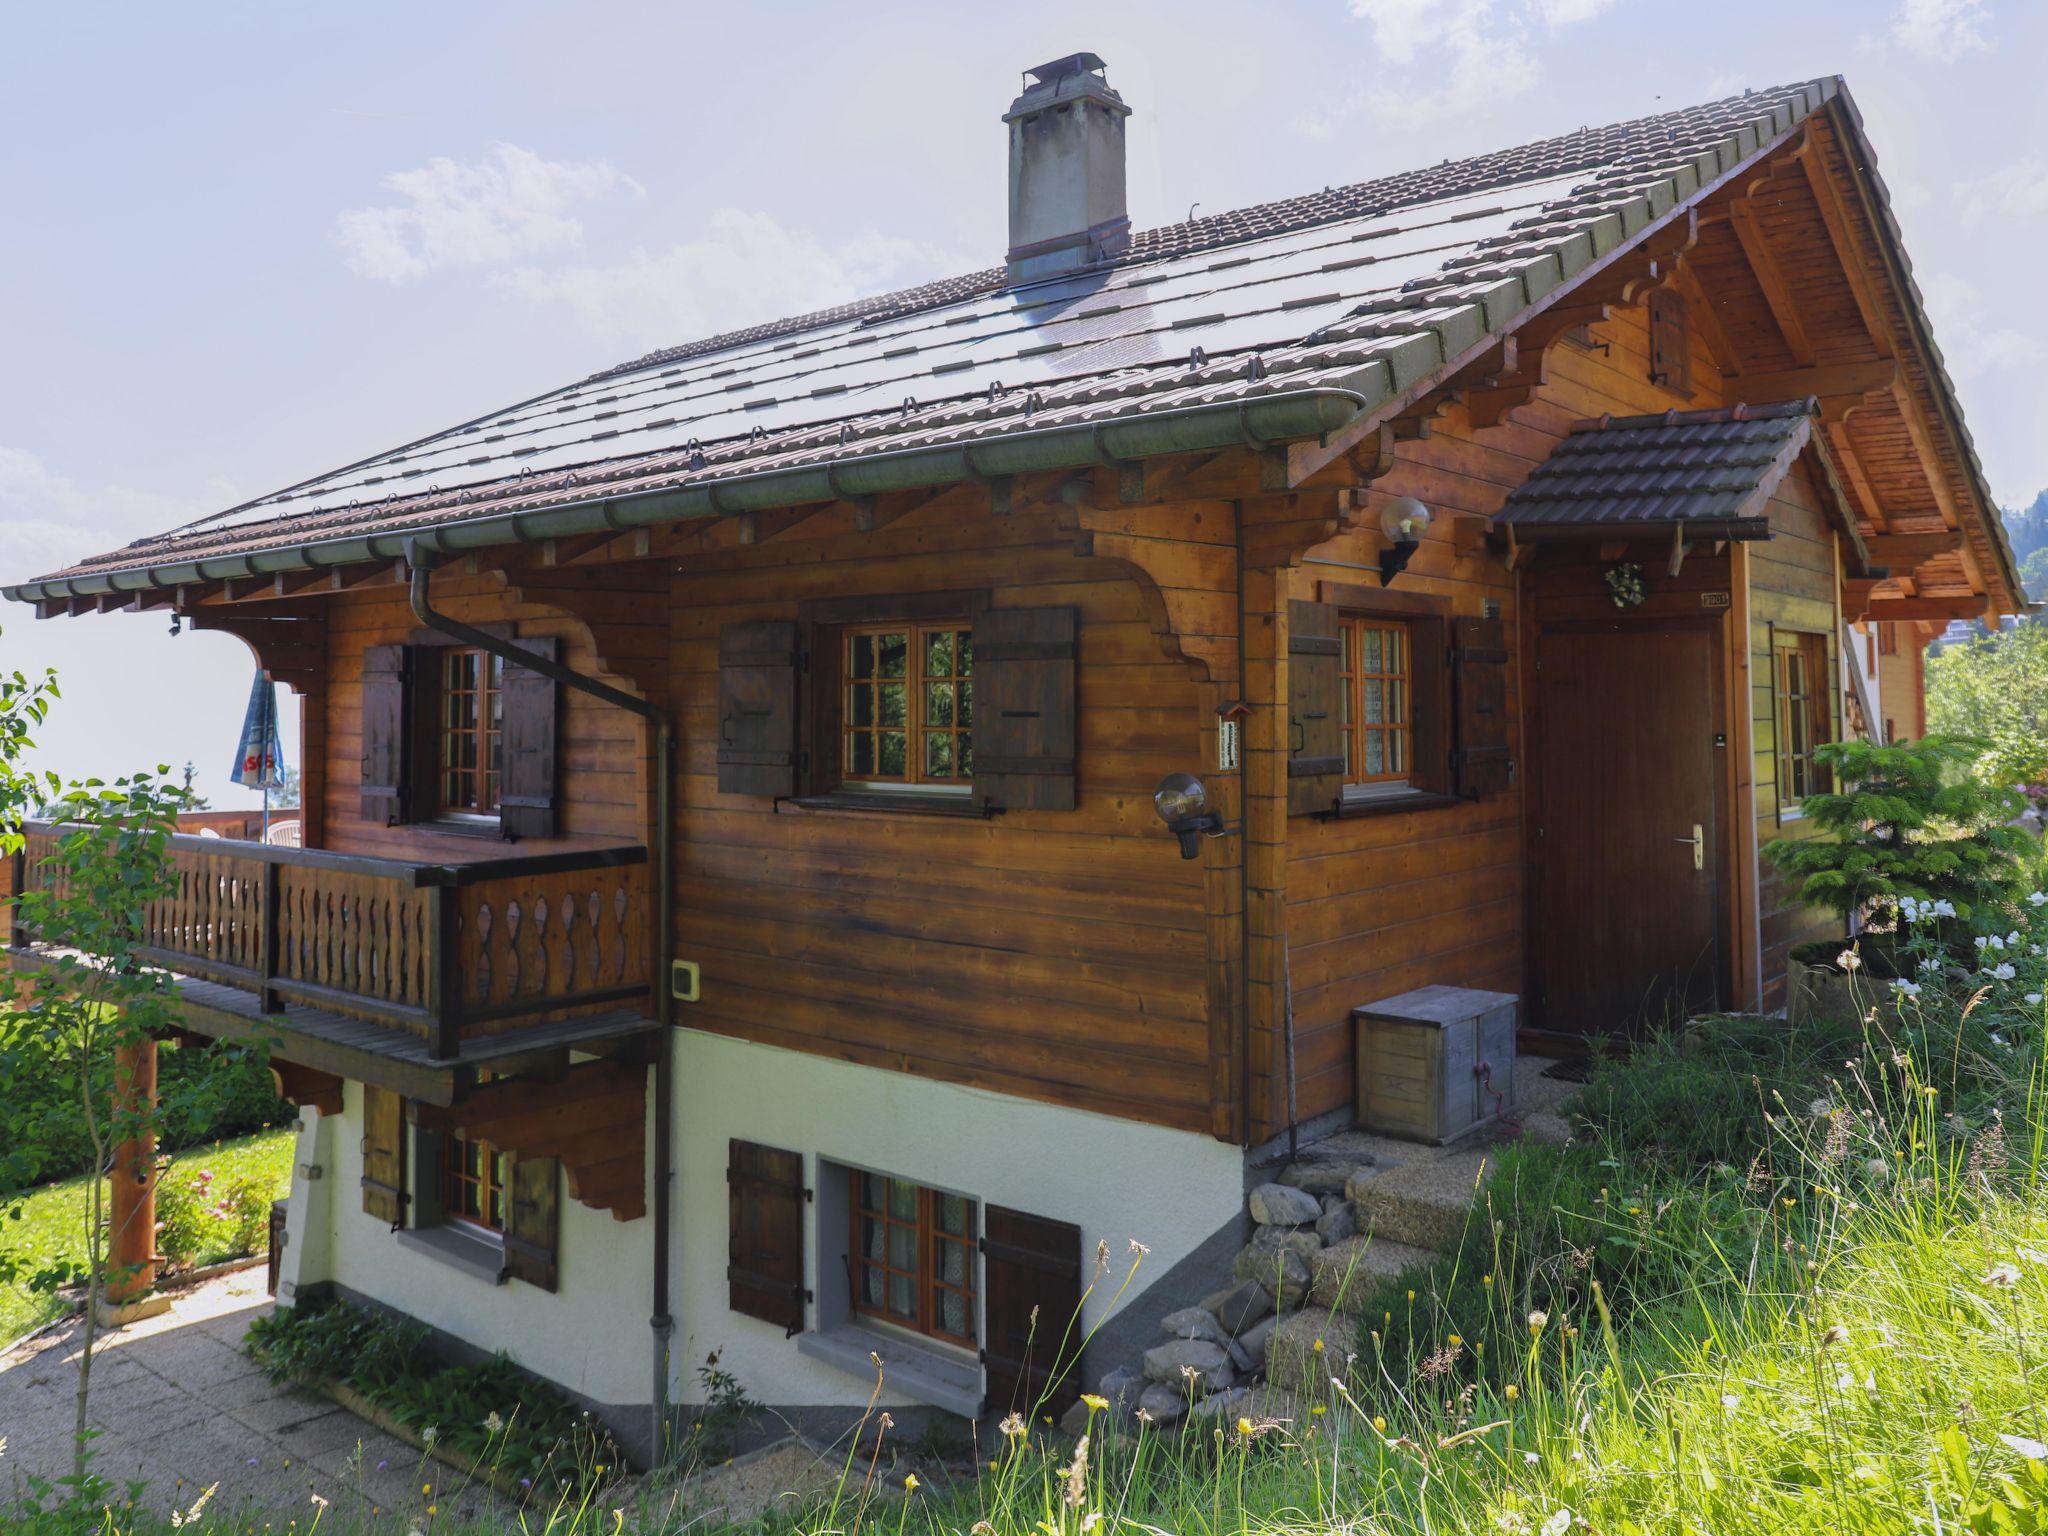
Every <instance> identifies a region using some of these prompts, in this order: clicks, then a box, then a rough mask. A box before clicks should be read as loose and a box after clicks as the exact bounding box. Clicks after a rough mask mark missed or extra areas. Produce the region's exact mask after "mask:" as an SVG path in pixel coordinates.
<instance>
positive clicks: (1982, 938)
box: [1970, 933, 2005, 950]
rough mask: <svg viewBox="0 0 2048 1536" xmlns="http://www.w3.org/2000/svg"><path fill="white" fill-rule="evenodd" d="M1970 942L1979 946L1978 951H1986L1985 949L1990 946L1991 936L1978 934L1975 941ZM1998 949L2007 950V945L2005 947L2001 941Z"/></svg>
mask: <svg viewBox="0 0 2048 1536" xmlns="http://www.w3.org/2000/svg"><path fill="white" fill-rule="evenodd" d="M1970 942H1971V943H1972V944H1975V945H1976V946H1977V948H1978V949H1980V950H1982V949H1985V948H1987V947H1988V946H1989V945H1990V943H1991V939H1990V936H1989V935H1987V934H1982V933H1980V934H1978V935H1977V937H1976V938H1974V939H1972V940H1970ZM1998 947H1999V948H2000V949H2003V948H2005V945H2004V943H2003V941H2001V942H2000V944H1999V946H1998Z"/></svg>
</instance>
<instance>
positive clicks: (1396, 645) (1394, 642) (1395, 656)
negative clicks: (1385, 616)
mask: <svg viewBox="0 0 2048 1536" xmlns="http://www.w3.org/2000/svg"><path fill="white" fill-rule="evenodd" d="M1404 638H1405V637H1404V636H1403V635H1402V633H1401V631H1400V630H1398V629H1390V630H1388V631H1387V670H1388V671H1389V672H1399V671H1401V670H1402V662H1401V650H1402V642H1403V640H1404Z"/></svg>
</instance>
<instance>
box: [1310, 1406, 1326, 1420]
mask: <svg viewBox="0 0 2048 1536" xmlns="http://www.w3.org/2000/svg"><path fill="white" fill-rule="evenodd" d="M1329 1411H1330V1410H1329V1409H1328V1408H1327V1407H1325V1406H1324V1405H1323V1404H1321V1403H1317V1404H1316V1405H1315V1406H1314V1407H1313V1408H1311V1409H1309V1414H1310V1416H1311V1417H1313V1418H1320V1417H1322V1415H1324V1414H1326V1413H1328V1412H1329Z"/></svg>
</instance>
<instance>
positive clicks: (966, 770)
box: [956, 736, 974, 779]
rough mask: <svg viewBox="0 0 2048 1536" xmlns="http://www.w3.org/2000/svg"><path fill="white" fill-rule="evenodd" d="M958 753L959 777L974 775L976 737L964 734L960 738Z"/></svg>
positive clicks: (965, 777) (966, 777)
mask: <svg viewBox="0 0 2048 1536" xmlns="http://www.w3.org/2000/svg"><path fill="white" fill-rule="evenodd" d="M956 755H957V756H958V757H959V759H960V773H959V777H961V778H963V779H968V778H972V777H973V776H974V738H973V737H971V736H962V737H961V738H960V750H959V752H958V753H957V754H956Z"/></svg>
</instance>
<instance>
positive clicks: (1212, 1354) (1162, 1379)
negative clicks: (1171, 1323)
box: [1145, 1339, 1237, 1397]
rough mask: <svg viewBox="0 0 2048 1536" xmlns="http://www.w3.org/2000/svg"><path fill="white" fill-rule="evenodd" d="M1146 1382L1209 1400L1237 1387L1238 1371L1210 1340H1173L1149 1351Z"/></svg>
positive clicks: (1219, 1347)
mask: <svg viewBox="0 0 2048 1536" xmlns="http://www.w3.org/2000/svg"><path fill="white" fill-rule="evenodd" d="M1145 1379H1146V1380H1147V1381H1156V1382H1158V1383H1159V1384H1160V1385H1161V1386H1163V1387H1171V1388H1173V1389H1174V1390H1175V1391H1176V1392H1181V1393H1185V1394H1187V1395H1189V1396H1192V1397H1207V1396H1208V1395H1209V1394H1210V1393H1211V1392H1221V1391H1223V1390H1224V1388H1226V1387H1232V1386H1235V1385H1236V1384H1237V1367H1236V1366H1235V1365H1234V1364H1232V1363H1231V1359H1230V1356H1229V1354H1228V1353H1227V1352H1226V1351H1225V1350H1224V1349H1223V1347H1222V1346H1221V1345H1219V1344H1211V1343H1210V1342H1209V1341H1208V1340H1207V1339H1169V1340H1167V1341H1166V1342H1165V1343H1164V1344H1155V1345H1153V1346H1152V1347H1151V1348H1150V1349H1148V1350H1146V1351H1145Z"/></svg>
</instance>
